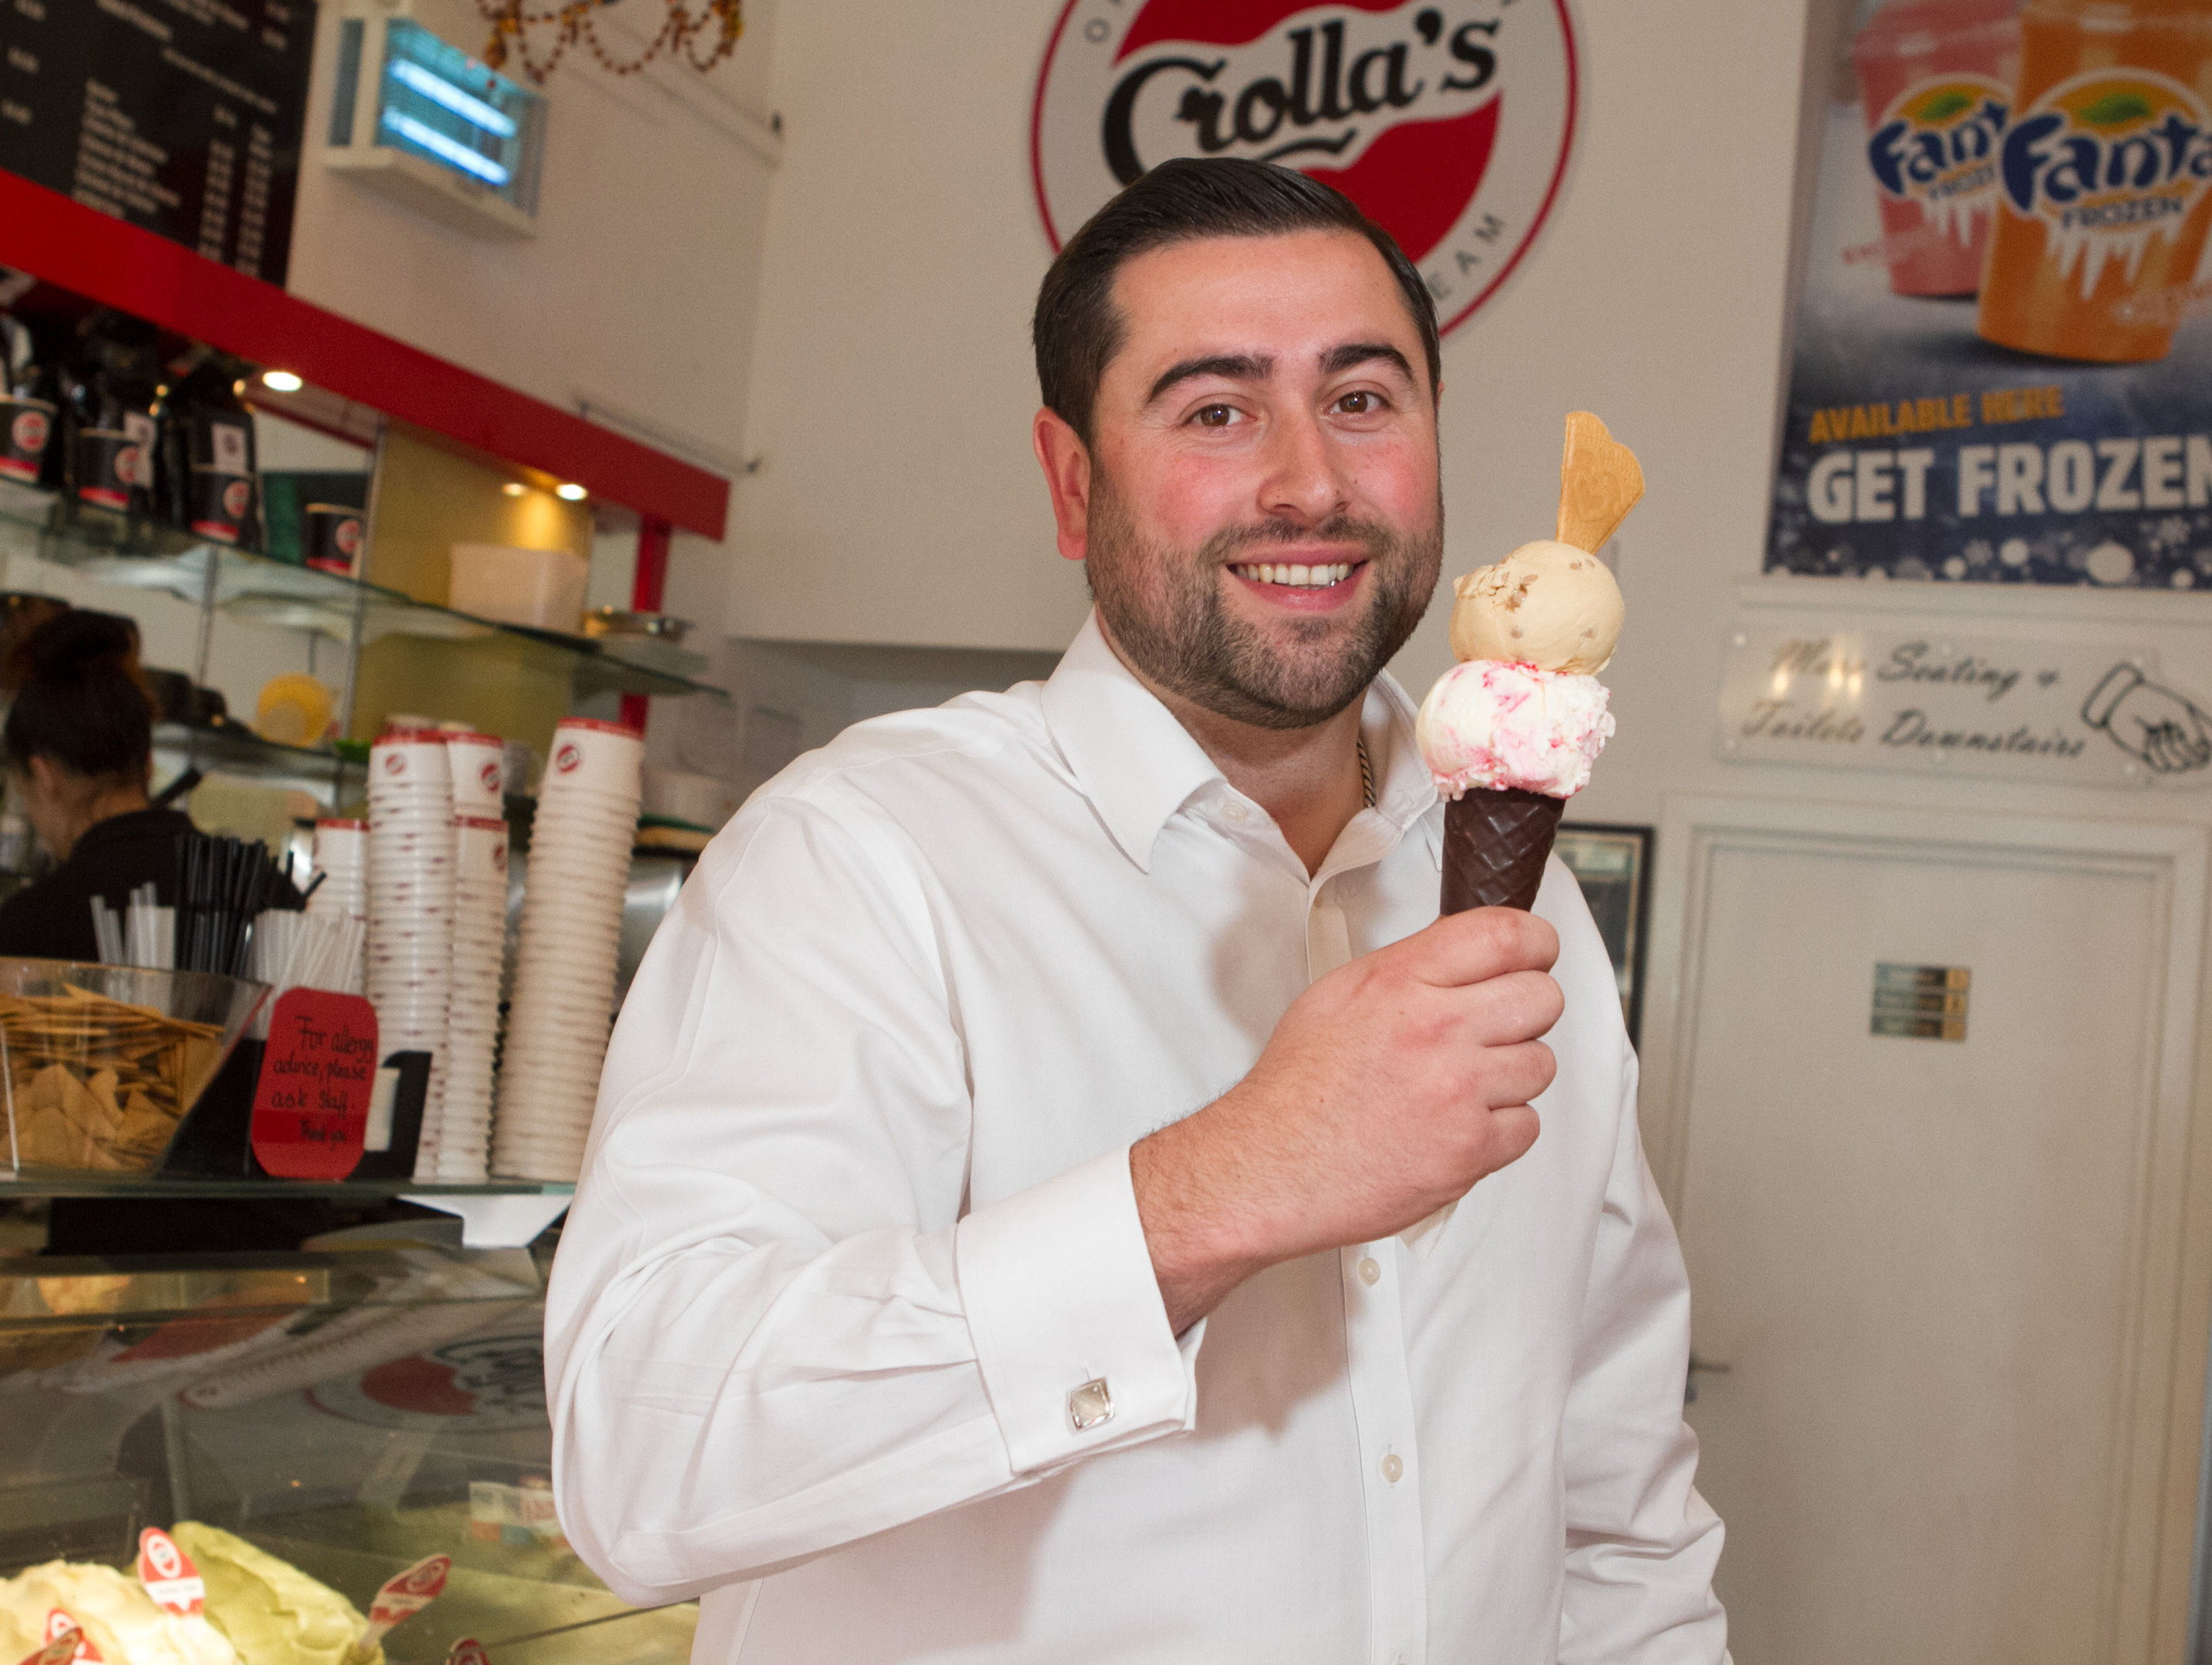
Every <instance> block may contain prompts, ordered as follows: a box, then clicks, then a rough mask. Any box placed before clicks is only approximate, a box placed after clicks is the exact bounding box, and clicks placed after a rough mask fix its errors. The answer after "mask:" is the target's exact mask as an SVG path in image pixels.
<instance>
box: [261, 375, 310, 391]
mask: <svg viewBox="0 0 2212 1665" xmlns="http://www.w3.org/2000/svg"><path fill="white" fill-rule="evenodd" d="M261 385H262V386H264V387H269V388H273V389H275V390H276V392H279V393H296V392H299V391H300V390H301V388H302V387H304V386H307V384H306V383H305V382H303V381H301V380H300V379H299V377H297V376H295V375H294V374H292V373H291V372H290V371H289V370H264V371H263V372H262V373H261Z"/></svg>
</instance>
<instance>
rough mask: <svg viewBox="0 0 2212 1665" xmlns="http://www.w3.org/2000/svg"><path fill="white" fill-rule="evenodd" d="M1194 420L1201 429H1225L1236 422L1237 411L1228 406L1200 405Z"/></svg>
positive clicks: (1232, 406)
mask: <svg viewBox="0 0 2212 1665" xmlns="http://www.w3.org/2000/svg"><path fill="white" fill-rule="evenodd" d="M1236 420H1237V409H1236V407H1235V406H1234V405H1229V404H1208V405H1202V406H1200V408H1199V410H1198V412H1197V414H1196V416H1194V421H1195V422H1197V423H1198V425H1199V426H1200V427H1201V428H1226V427H1228V426H1229V424H1230V423H1231V422H1235V421H1236Z"/></svg>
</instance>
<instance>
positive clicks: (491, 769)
mask: <svg viewBox="0 0 2212 1665" xmlns="http://www.w3.org/2000/svg"><path fill="white" fill-rule="evenodd" d="M506 779H507V776H506V775H505V774H504V773H503V772H502V771H501V769H500V766H499V765H498V764H497V763H494V762H492V761H491V759H490V758H489V757H487V758H485V759H484V766H483V768H482V769H478V770H477V784H478V785H480V786H481V787H483V789H484V790H485V791H486V792H497V791H498V790H499V789H500V787H501V786H502V785H503V784H504V783H505V781H506Z"/></svg>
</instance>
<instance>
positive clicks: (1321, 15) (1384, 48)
mask: <svg viewBox="0 0 2212 1665" xmlns="http://www.w3.org/2000/svg"><path fill="white" fill-rule="evenodd" d="M1575 105H1576V68H1575V39H1574V30H1573V26H1572V24H1571V21H1569V18H1568V15H1567V6H1566V0H1456V3H1449V4H1447V3H1428V4H1424V3H1419V0H1414V3H1403V4H1401V3H1395V0H1339V3H1336V4H1333V5H1323V6H1308V7H1304V8H1303V9H1300V8H1297V7H1295V6H1292V5H1286V4H1285V3H1283V0H1068V3H1067V5H1066V8H1065V9H1063V10H1062V12H1061V13H1060V21H1059V22H1058V24H1057V25H1056V26H1055V27H1054V30H1053V34H1052V44H1051V45H1050V46H1048V48H1047V49H1046V52H1045V60H1044V69H1043V70H1042V73H1041V74H1040V75H1039V76H1038V78H1037V90H1036V104H1035V106H1034V107H1033V109H1032V112H1031V115H1030V166H1031V168H1032V170H1033V172H1034V174H1035V178H1036V195H1037V207H1038V210H1039V211H1040V212H1041V213H1042V215H1043V216H1044V223H1045V230H1046V232H1047V234H1048V235H1049V236H1050V237H1051V239H1052V243H1053V246H1054V248H1057V247H1059V246H1060V244H1061V243H1062V242H1063V241H1065V240H1066V238H1067V236H1068V235H1069V234H1070V233H1072V232H1073V230H1074V229H1075V228H1077V227H1078V226H1079V225H1081V224H1082V223H1083V222H1084V221H1085V219H1087V218H1089V217H1090V216H1091V215H1092V214H1093V213H1095V212H1097V210H1098V209H1099V208H1100V207H1101V206H1102V205H1103V204H1104V203H1105V202H1106V200H1107V198H1109V197H1111V196H1112V195H1113V194H1114V193H1115V191H1119V190H1120V189H1121V187H1122V186H1123V185H1127V184H1128V183H1129V182H1130V181H1131V180H1133V179H1136V178H1137V177H1138V176H1139V174H1141V173H1144V172H1145V170H1146V168H1149V167H1154V166H1156V165H1158V163H1160V162H1162V161H1166V160H1167V159H1168V158H1169V157H1170V156H1246V157H1251V158H1254V159H1256V160H1260V161H1273V162H1280V163H1282V164H1283V165H1284V166H1285V167H1296V168H1298V169H1300V170H1301V171H1303V172H1304V173H1310V174H1311V175H1312V176H1313V177H1314V178H1316V179H1321V180H1322V181H1324V182H1326V183H1327V184H1329V185H1334V186H1335V187H1336V188H1337V189H1338V190H1340V191H1343V192H1344V193H1345V194H1346V196H1348V197H1351V198H1352V200H1353V201H1354V202H1356V203H1358V204H1359V205H1360V207H1361V208H1362V209H1364V210H1366V212H1367V214H1368V215H1369V216H1370V217H1371V218H1373V219H1374V220H1376V222H1379V223H1380V224H1382V225H1383V227H1385V228H1387V229H1388V230H1389V232H1390V234H1392V235H1393V236H1395V238H1396V239H1397V240H1398V242H1399V245H1400V246H1401V247H1402V248H1403V249H1404V250H1405V251H1406V252H1407V255H1408V256H1409V257H1410V258H1412V259H1413V263H1414V264H1416V265H1418V266H1419V268H1420V270H1421V275H1422V276H1423V277H1424V278H1425V280H1426V281H1427V283H1428V285H1429V289H1430V292H1431V294H1433V295H1435V296H1436V298H1437V313H1438V315H1439V317H1440V318H1441V319H1443V326H1444V328H1445V329H1447V330H1449V329H1451V328H1452V327H1453V326H1455V325H1458V324H1461V323H1462V322H1464V321H1465V320H1466V319H1467V318H1468V316H1469V315H1470V314H1471V313H1474V310H1475V308H1476V307H1480V305H1481V304H1482V303H1483V302H1484V301H1486V300H1487V299H1489V297H1490V296H1491V295H1492V293H1494V292H1495V291H1496V289H1497V288H1498V285H1499V284H1500V283H1504V280H1505V278H1506V276H1507V275H1508V274H1510V272H1511V271H1512V270H1513V268H1514V266H1515V265H1516V264H1517V263H1518V262H1519V260H1520V258H1521V257H1522V255H1523V254H1524V253H1526V252H1528V246H1529V245H1530V244H1531V243H1532V242H1534V240H1535V238H1536V234H1537V233H1538V232H1539V231H1540V230H1541V228H1542V227H1543V223H1544V219H1545V216H1547V214H1548V213H1549V212H1550V210H1551V207H1552V204H1553V201H1554V199H1555V198H1556V197H1558V195H1559V185H1560V182H1561V180H1562V179H1564V178H1565V173H1566V166H1567V157H1568V155H1569V152H1570V151H1571V149H1572V146H1573V143H1574V126H1575Z"/></svg>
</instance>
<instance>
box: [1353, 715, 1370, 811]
mask: <svg viewBox="0 0 2212 1665" xmlns="http://www.w3.org/2000/svg"><path fill="white" fill-rule="evenodd" d="M1352 744H1353V745H1354V746H1355V747H1357V748H1358V752H1359V795H1360V796H1361V797H1362V798H1364V799H1366V800H1367V807H1368V808H1369V809H1370V810H1371V809H1373V808H1374V807H1375V765H1374V764H1372V763H1369V762H1368V761H1367V737H1366V736H1365V735H1364V734H1363V735H1361V736H1360V737H1359V738H1358V739H1356V740H1355V741H1353V742H1352Z"/></svg>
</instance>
